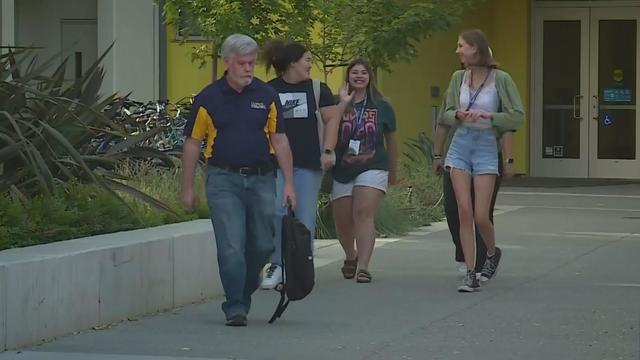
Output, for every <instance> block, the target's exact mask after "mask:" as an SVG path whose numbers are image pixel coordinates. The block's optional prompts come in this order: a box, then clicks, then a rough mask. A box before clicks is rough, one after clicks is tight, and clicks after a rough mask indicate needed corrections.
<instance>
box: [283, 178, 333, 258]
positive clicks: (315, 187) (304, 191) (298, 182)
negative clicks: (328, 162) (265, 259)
mask: <svg viewBox="0 0 640 360" xmlns="http://www.w3.org/2000/svg"><path fill="white" fill-rule="evenodd" d="M321 183H322V171H320V170H311V169H302V168H294V169H293V186H294V187H295V191H296V204H297V205H296V209H295V213H296V217H297V218H298V220H300V222H301V223H303V224H304V226H306V227H307V229H309V231H310V232H311V242H312V243H311V249H313V240H314V238H315V235H316V217H317V211H318V193H319V192H320V185H321ZM283 192H284V176H283V175H282V172H281V171H280V170H278V177H277V178H276V202H275V205H276V216H275V217H274V220H273V222H274V224H273V226H274V228H275V236H274V239H273V242H274V246H275V251H274V252H273V255H271V263H272V264H278V265H282V217H283V216H284V215H286V214H287V208H286V207H283V206H282V202H283V200H282V197H283Z"/></svg>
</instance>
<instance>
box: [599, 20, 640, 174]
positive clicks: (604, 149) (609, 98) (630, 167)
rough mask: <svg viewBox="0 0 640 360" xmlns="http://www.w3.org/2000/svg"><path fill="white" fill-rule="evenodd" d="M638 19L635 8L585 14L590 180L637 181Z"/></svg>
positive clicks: (639, 168)
mask: <svg viewBox="0 0 640 360" xmlns="http://www.w3.org/2000/svg"><path fill="white" fill-rule="evenodd" d="M638 20H640V9H638V8H608V9H607V8H596V9H592V10H591V56H590V58H591V65H590V73H591V74H592V76H591V84H590V90H591V93H590V102H591V106H590V119H589V124H590V125H589V127H590V137H589V154H590V156H589V165H590V166H589V176H591V177H616V178H639V177H640V146H639V145H640V144H639V141H638V135H639V134H640V132H639V130H640V129H639V126H638V111H637V104H638V92H637V89H638V76H637V69H638V64H639V59H638V30H639V29H638Z"/></svg>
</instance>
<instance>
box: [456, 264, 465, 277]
mask: <svg viewBox="0 0 640 360" xmlns="http://www.w3.org/2000/svg"><path fill="white" fill-rule="evenodd" d="M456 266H457V267H458V272H459V273H460V274H462V275H467V264H466V263H465V262H464V261H456Z"/></svg>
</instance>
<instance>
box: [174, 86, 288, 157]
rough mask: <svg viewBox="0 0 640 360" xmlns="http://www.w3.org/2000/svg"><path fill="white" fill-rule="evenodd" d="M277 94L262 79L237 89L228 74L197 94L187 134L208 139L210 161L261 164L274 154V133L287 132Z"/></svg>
mask: <svg viewBox="0 0 640 360" xmlns="http://www.w3.org/2000/svg"><path fill="white" fill-rule="evenodd" d="M280 107H281V105H280V101H279V100H278V94H277V93H276V91H275V90H274V89H273V88H272V87H271V86H269V85H267V84H265V83H264V82H263V81H262V80H260V79H257V78H253V81H251V84H249V85H248V86H246V87H245V88H244V89H242V92H237V91H236V90H234V89H233V88H232V87H231V86H230V85H229V83H228V82H227V79H226V77H223V78H222V79H220V80H217V81H215V82H214V83H212V84H211V85H209V86H207V87H205V88H204V89H203V90H202V91H201V92H200V93H199V94H198V95H196V97H195V99H194V102H193V107H192V109H191V113H190V115H189V119H188V121H187V124H186V126H185V129H184V134H185V135H186V136H188V137H192V138H194V139H196V140H198V141H202V140H204V139H205V138H206V139H207V146H206V148H205V151H204V155H205V157H206V158H207V162H208V163H209V164H211V165H220V166H232V167H241V166H261V165H266V164H269V163H270V162H271V161H272V155H273V154H275V151H274V149H273V146H272V145H271V142H270V140H269V135H270V134H271V133H284V122H283V121H282V111H281V108H280Z"/></svg>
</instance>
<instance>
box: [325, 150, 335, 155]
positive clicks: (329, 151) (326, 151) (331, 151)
mask: <svg viewBox="0 0 640 360" xmlns="http://www.w3.org/2000/svg"><path fill="white" fill-rule="evenodd" d="M324 153H325V154H328V155H331V154H333V150H331V149H324Z"/></svg>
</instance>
